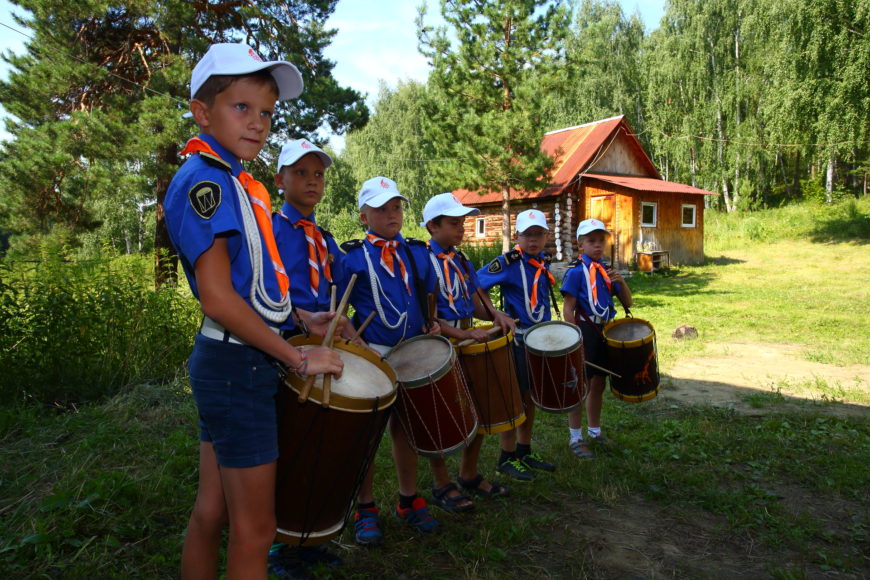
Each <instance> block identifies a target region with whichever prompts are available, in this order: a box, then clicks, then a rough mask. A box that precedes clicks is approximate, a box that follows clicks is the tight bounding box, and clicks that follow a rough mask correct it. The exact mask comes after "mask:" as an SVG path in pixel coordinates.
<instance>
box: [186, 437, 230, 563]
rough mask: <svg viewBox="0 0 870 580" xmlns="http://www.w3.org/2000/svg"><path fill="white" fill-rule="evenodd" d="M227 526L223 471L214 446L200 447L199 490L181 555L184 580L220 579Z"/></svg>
mask: <svg viewBox="0 0 870 580" xmlns="http://www.w3.org/2000/svg"><path fill="white" fill-rule="evenodd" d="M225 525H227V504H226V501H225V500H224V490H223V485H222V484H221V476H220V467H218V464H217V457H216V456H215V453H214V446H212V444H211V443H205V442H201V443H200V444H199V488H198V489H197V492H196V503H195V504H194V506H193V511H192V512H191V514H190V521H189V522H188V524H187V534H186V535H185V537H184V548H183V551H182V553H181V577H182V578H183V579H184V580H198V579H200V578H208V579H209V580H214V578H215V577H216V576H217V563H218V552H219V550H220V545H221V531H222V530H223V528H224V526H225Z"/></svg>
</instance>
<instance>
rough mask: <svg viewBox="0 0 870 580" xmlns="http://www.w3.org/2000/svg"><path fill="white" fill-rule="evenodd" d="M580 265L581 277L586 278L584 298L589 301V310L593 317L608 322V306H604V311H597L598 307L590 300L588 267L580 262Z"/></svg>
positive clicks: (590, 290) (590, 288)
mask: <svg viewBox="0 0 870 580" xmlns="http://www.w3.org/2000/svg"><path fill="white" fill-rule="evenodd" d="M580 263H581V264H582V266H583V275H584V276H586V298H587V300H588V301H589V310H590V311H591V312H592V314H594V315H595V316H597V317H599V318H603V319H604V320H608V319H609V318H608V316H607V315H608V314H609V313H610V306H605V307H604V310H599V309H598V306H596V304H595V301H594V300H593V299H592V276H591V275H590V274H589V267H588V266H587V265H586V262H584V261H582V260H581V261H580Z"/></svg>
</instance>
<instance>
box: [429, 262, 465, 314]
mask: <svg viewBox="0 0 870 580" xmlns="http://www.w3.org/2000/svg"><path fill="white" fill-rule="evenodd" d="M454 256H456V252H441V253H440V254H437V255H436V257H437V258H438V259H439V260H441V263H442V264H443V265H444V285H445V286H447V301H448V302H449V303H450V308H452V309H453V310H456V309H455V308H454V307H453V290H452V288H453V286H452V284H451V282H450V266H453V267H454V268H455V269H456V272H457V273H458V274H459V276H460V277H462V270H461V269H460V268H459V266H457V265H456V262H454V261H453V258H454ZM462 287H463V288H464V289H465V297H466V298H468V286H466V285H465V284H463V285H462Z"/></svg>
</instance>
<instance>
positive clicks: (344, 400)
mask: <svg viewBox="0 0 870 580" xmlns="http://www.w3.org/2000/svg"><path fill="white" fill-rule="evenodd" d="M287 342H289V343H290V344H291V345H293V346H308V345H311V346H320V345H321V344H322V343H323V338H321V337H320V336H317V335H316V334H311V335H309V336H305V335H304V334H298V335H296V336H293V337H290V338H289V339H287ZM332 347H333V348H337V349H339V350H344V351H347V352H349V353H351V354H355V355H357V356H360V357H362V358H364V359H366V360H367V361H369V362H370V363H372V364H373V365H375V366H376V367H377V368H378V369H379V370H381V371H382V372H383V373H384V374H385V375H387V378H389V379H390V384H391V385H392V386H393V389H392V390H391V391H390V392H388V393H385V394H384V395H381V396H378V397H349V396H347V395H342V394H339V393H336V392H332V393H330V401H329V407H330V408H331V409H336V410H339V411H345V412H348V413H370V412H372V410H373V405H372V401H375V400H377V407H376V410H378V411H383V410H384V409H386V408H388V407H390V406H391V405H392V404H393V403H394V402H395V401H396V395H397V394H398V379H397V377H396V371H394V370H393V367H391V366H390V365H388V364H387V363H386V362H385V361H384V360H383V359H381V358H380V357H379V356H378V355H377V353H375V352H373V351H372V350H370V349H368V348H364V347H362V346H359V345H358V344H354V343H352V342H348V341H346V340H344V339H336V340H334V341H333V343H332ZM284 384H285V385H286V386H287V388H288V389H290V390H291V391H293V392H294V393H296V394H297V395H298V394H299V393H300V392H301V391H302V387H303V385H304V384H305V378H304V377H300V376H299V375H297V374H296V373H290V374H288V375H287V378H286V379H284ZM320 384H321V386H318V385H317V384H316V383H315V385H314V386H313V387H312V388H311V394H310V395H309V397H308V398H309V400H313V402H316V403H317V404H320V403H321V402H322V401H323V387H322V385H323V383H320Z"/></svg>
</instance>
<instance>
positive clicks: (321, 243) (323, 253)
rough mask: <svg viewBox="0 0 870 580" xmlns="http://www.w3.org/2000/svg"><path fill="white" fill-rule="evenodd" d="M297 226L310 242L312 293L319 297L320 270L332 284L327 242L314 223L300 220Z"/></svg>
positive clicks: (309, 272)
mask: <svg viewBox="0 0 870 580" xmlns="http://www.w3.org/2000/svg"><path fill="white" fill-rule="evenodd" d="M296 225H299V226H302V229H303V231H304V232H305V239H306V241H308V279H309V281H310V282H311V293H312V294H314V295H315V296H317V289H318V288H320V268H323V275H324V276H326V279H327V280H329V281H330V282H332V268H331V266H330V265H329V260H327V254H328V250H327V248H326V240H324V239H323V235H322V234H321V233H320V230H318V229H317V226H315V225H314V223H313V222H310V221H308V220H299V221H298V222H296ZM318 254H319V255H320V259H318Z"/></svg>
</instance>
